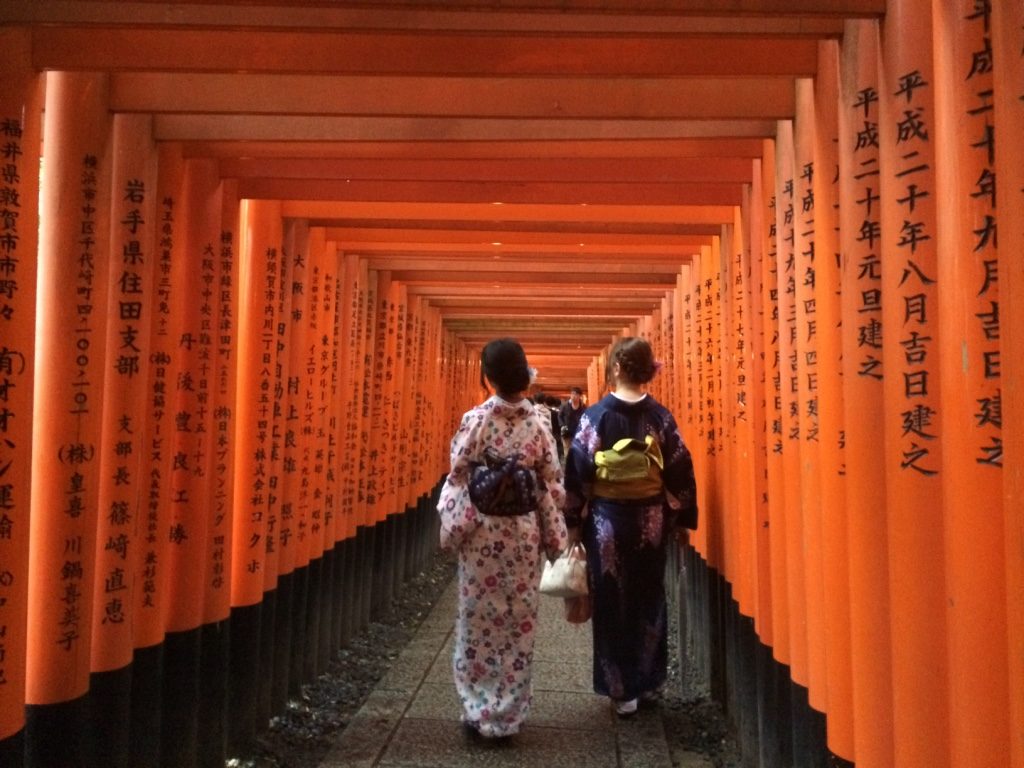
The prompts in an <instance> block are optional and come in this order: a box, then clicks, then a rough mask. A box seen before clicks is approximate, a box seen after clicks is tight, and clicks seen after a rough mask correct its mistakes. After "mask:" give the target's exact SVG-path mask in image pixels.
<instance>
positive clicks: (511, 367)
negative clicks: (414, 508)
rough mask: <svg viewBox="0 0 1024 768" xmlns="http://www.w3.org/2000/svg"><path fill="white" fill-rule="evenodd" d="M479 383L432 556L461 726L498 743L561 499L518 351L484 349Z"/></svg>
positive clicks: (512, 702)
mask: <svg viewBox="0 0 1024 768" xmlns="http://www.w3.org/2000/svg"><path fill="white" fill-rule="evenodd" d="M480 379H481V385H484V386H486V385H485V381H484V380H485V379H486V381H487V382H489V383H490V386H491V388H492V389H493V390H494V392H495V395H494V396H492V397H490V398H489V399H488V400H487V401H485V402H484V403H482V404H481V405H478V406H476V407H474V408H473V409H471V410H470V411H468V412H467V413H466V414H465V415H464V416H463V417H462V423H461V425H460V426H459V430H458V432H456V433H455V436H454V437H453V438H452V446H451V471H450V472H449V474H448V477H447V478H446V480H445V483H444V487H443V488H442V490H441V497H440V501H439V502H438V512H439V513H440V515H441V546H442V547H443V548H445V549H449V550H454V551H456V552H457V553H458V560H459V563H458V579H459V608H458V616H457V620H456V627H455V653H454V658H453V664H452V666H453V670H454V676H455V688H456V690H457V692H458V694H459V699H460V700H461V702H462V710H463V715H462V721H463V724H464V726H465V728H466V730H467V733H469V734H470V735H472V736H474V737H484V738H504V737H508V736H511V735H512V734H515V733H517V732H518V731H519V728H520V726H521V725H522V723H523V721H524V720H525V718H526V716H527V714H528V713H529V710H530V702H531V698H532V689H531V683H530V676H531V661H532V659H533V644H534V638H535V633H536V629H537V609H538V606H539V600H540V594H539V592H538V586H539V584H540V576H541V570H542V567H543V558H544V556H547V557H548V558H549V559H554V558H555V557H556V556H557V555H558V553H559V552H561V551H562V549H564V548H565V546H566V543H567V534H566V528H565V521H564V519H563V517H562V504H563V501H564V498H565V497H564V490H563V486H562V470H561V467H560V465H559V462H558V453H557V449H556V447H555V443H554V438H553V436H552V434H551V429H550V427H549V426H548V424H547V423H545V422H544V421H543V420H542V419H541V418H539V416H538V414H537V413H536V411H535V410H534V408H533V405H532V404H531V403H530V401H529V400H527V399H526V396H525V392H526V390H527V389H528V388H529V384H530V372H529V368H528V366H527V362H526V354H525V353H524V352H523V348H522V347H521V346H520V345H519V343H518V342H516V341H514V340H512V339H497V340H495V341H492V342H490V343H489V344H487V346H485V347H484V349H483V352H482V354H481V375H480ZM505 477H508V481H507V482H505V481H504V480H503V478H505Z"/></svg>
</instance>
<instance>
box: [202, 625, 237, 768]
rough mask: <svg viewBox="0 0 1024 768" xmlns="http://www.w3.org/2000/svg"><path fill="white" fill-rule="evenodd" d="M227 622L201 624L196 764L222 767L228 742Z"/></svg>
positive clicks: (213, 767) (210, 767)
mask: <svg viewBox="0 0 1024 768" xmlns="http://www.w3.org/2000/svg"><path fill="white" fill-rule="evenodd" d="M230 654H231V632H230V623H229V622H228V621H227V620H225V621H218V622H214V623H212V624H206V625H204V626H203V628H202V635H201V657H200V672H201V675H202V689H201V693H200V698H199V765H201V766H202V767H203V768H224V761H225V760H227V742H228V724H227V719H228V717H229V712H228V666H229V664H230Z"/></svg>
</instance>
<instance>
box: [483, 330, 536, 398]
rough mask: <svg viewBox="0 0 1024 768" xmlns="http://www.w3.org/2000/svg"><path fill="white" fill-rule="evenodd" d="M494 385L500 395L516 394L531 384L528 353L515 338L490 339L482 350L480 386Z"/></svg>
mask: <svg viewBox="0 0 1024 768" xmlns="http://www.w3.org/2000/svg"><path fill="white" fill-rule="evenodd" d="M485 379H486V380H487V381H490V382H491V384H493V385H494V389H495V390H496V391H497V393H498V396H499V397H505V396H506V395H514V394H517V393H519V392H523V391H525V390H526V389H527V388H529V386H530V367H529V365H527V363H526V353H525V352H524V351H523V348H522V346H521V345H520V344H519V342H518V341H516V340H515V339H495V340H494V341H489V342H487V344H486V345H485V346H484V348H483V350H482V351H481V352H480V386H481V387H483V388H484V389H486V388H487V381H485Z"/></svg>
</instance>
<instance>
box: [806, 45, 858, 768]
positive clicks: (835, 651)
mask: <svg viewBox="0 0 1024 768" xmlns="http://www.w3.org/2000/svg"><path fill="white" fill-rule="evenodd" d="M814 88H815V90H814V112H815V150H814V153H815V169H816V172H815V174H814V188H813V192H814V200H815V206H814V223H815V244H816V245H815V253H816V256H815V272H814V274H815V278H814V282H815V291H814V294H813V297H814V300H815V309H816V314H817V319H818V322H817V326H816V328H817V337H818V389H819V393H820V394H819V397H818V403H819V408H818V426H819V430H820V439H819V451H820V471H821V526H822V528H821V533H822V571H823V572H822V586H823V589H824V596H825V599H824V605H823V606H822V611H823V613H824V616H823V618H824V622H825V626H824V631H825V648H824V650H825V661H826V663H827V668H826V683H827V690H828V700H827V710H826V711H827V713H828V728H827V737H828V746H829V749H831V750H832V752H833V753H835V754H836V755H839V756H840V757H842V758H844V759H846V760H849V761H850V762H853V761H854V754H855V750H854V718H853V684H854V681H853V672H852V668H851V658H852V657H851V650H850V632H851V628H850V571H849V562H850V546H849V530H848V516H847V507H846V492H847V487H848V483H849V474H848V472H847V469H846V439H845V432H844V426H845V420H844V418H843V402H844V399H843V398H844V394H843V379H844V366H843V349H842V329H843V318H842V301H841V298H842V297H841V291H842V283H841V279H842V271H841V270H842V252H841V250H840V243H839V216H838V206H839V183H840V178H839V153H840V144H839V115H838V113H839V106H840V103H839V98H840V96H839V45H838V43H837V42H834V41H831V42H830V41H826V42H823V43H821V44H820V46H819V50H818V76H817V78H815V81H814ZM837 596H838V598H839V599H835V597H837Z"/></svg>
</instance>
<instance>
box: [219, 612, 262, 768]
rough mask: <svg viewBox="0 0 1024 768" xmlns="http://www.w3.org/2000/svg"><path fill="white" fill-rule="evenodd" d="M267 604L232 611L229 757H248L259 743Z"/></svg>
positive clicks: (229, 680) (229, 682)
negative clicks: (263, 621) (262, 635)
mask: <svg viewBox="0 0 1024 768" xmlns="http://www.w3.org/2000/svg"><path fill="white" fill-rule="evenodd" d="M262 612H263V604H262V603H256V604H255V605H247V606H242V607H237V608H232V609H231V632H230V638H229V642H230V643H231V651H230V653H229V663H228V710H229V712H230V716H229V717H228V753H229V754H230V755H231V756H232V757H236V756H239V755H242V754H244V753H246V752H247V751H248V750H249V749H250V748H251V747H252V745H253V743H254V742H255V741H256V733H257V727H256V722H257V720H256V717H257V712H258V710H259V691H260V680H261V678H263V677H265V676H266V670H265V669H262V670H261V668H260V632H261V627H260V624H261V617H262Z"/></svg>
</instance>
